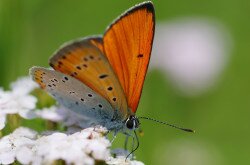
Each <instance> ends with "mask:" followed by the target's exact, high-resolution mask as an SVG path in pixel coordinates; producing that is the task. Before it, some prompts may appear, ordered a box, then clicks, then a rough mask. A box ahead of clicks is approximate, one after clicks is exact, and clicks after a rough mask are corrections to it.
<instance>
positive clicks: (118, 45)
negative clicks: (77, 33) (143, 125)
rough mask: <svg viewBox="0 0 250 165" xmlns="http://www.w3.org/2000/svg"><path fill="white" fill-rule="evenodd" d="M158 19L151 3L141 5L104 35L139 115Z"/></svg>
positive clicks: (109, 54)
mask: <svg viewBox="0 0 250 165" xmlns="http://www.w3.org/2000/svg"><path fill="white" fill-rule="evenodd" d="M154 26H155V15H154V7H153V4H152V3H151V2H146V3H141V4H139V5H137V6H135V7H133V8H131V9H129V10H128V11H127V12H125V14H123V15H122V16H121V17H119V18H118V19H117V20H116V21H115V22H114V23H113V24H111V26H110V27H109V28H108V29H107V31H106V32H105V34H104V37H103V42H104V52H105V55H106V56H107V58H108V60H109V62H110V64H111V66H112V67H113V69H114V71H115V73H116V75H117V77H118V79H119V81H120V83H121V86H122V88H123V90H124V92H125V95H126V97H127V101H128V106H129V108H131V110H132V111H133V112H136V109H137V106H138V103H139V100H140V96H141V91H142V86H143V83H144V79H145V75H146V72H147V68H148V63H149V60H150V53H151V48H152V43H153V38H154Z"/></svg>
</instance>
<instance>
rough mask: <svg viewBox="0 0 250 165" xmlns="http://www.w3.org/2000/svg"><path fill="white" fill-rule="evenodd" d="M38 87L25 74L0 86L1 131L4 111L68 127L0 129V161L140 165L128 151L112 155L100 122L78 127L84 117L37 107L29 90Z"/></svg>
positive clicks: (23, 118) (4, 115) (3, 126)
mask: <svg viewBox="0 0 250 165" xmlns="http://www.w3.org/2000/svg"><path fill="white" fill-rule="evenodd" d="M37 87H38V86H37V85H36V84H35V83H34V82H33V81H32V80H31V79H30V78H27V77H25V78H21V79H19V80H18V81H17V82H15V83H13V84H11V88H10V91H4V90H3V89H2V88H1V89H0V133H1V130H3V129H4V128H5V126H6V124H7V123H6V122H7V120H6V118H7V115H19V116H20V117H21V118H22V120H29V119H34V118H41V119H43V120H45V121H52V122H54V123H56V124H62V125H63V126H64V127H67V131H64V132H61V131H58V130H56V129H55V130H53V131H48V130H47V131H46V130H45V131H44V132H42V133H38V132H37V131H35V130H32V129H30V128H27V127H22V126H19V127H18V128H17V129H15V130H14V131H13V132H12V133H10V134H7V135H4V134H3V133H1V134H0V135H1V136H2V137H1V139H0V164H12V163H14V162H16V161H17V162H19V163H21V164H33V165H39V164H55V163H59V162H60V161H62V162H63V163H65V164H76V165H78V164H79V165H85V164H86V165H94V164H96V163H97V162H103V163H105V164H113V165H116V164H117V165H118V164H124V165H130V164H131V165H143V163H142V162H139V161H135V160H130V159H127V160H126V156H127V155H119V156H116V157H113V156H112V154H113V152H111V151H110V146H111V143H110V141H109V140H108V138H107V137H106V136H105V135H106V134H107V133H108V131H107V129H106V128H104V127H101V126H99V127H95V128H92V127H89V128H86V129H81V128H83V127H84V125H83V122H82V121H83V120H85V119H83V118H79V116H77V115H76V114H74V113H72V112H71V111H69V110H67V109H66V108H64V107H61V106H57V105H53V106H51V107H49V108H48V107H44V108H42V109H37V108H36V104H37V102H38V98H37V97H35V96H34V95H31V94H30V93H31V92H32V91H33V90H34V89H35V88H37ZM86 122H87V119H86ZM8 124H11V123H8ZM85 126H86V125H85ZM124 153H125V152H124Z"/></svg>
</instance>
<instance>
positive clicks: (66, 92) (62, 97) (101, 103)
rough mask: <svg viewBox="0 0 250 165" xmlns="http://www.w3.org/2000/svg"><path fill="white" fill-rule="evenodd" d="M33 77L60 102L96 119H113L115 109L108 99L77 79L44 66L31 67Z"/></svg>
mask: <svg viewBox="0 0 250 165" xmlns="http://www.w3.org/2000/svg"><path fill="white" fill-rule="evenodd" d="M30 74H31V76H32V78H33V79H34V80H35V81H36V82H37V83H38V84H39V85H40V86H41V87H42V88H43V89H45V90H46V91H47V92H48V93H49V94H51V95H52V96H53V97H54V98H55V99H56V100H57V101H58V102H59V103H60V104H62V105H63V106H65V107H67V108H69V109H70V110H72V111H74V112H76V113H78V114H81V115H84V116H86V117H89V118H91V119H95V120H97V121H98V120H101V119H102V118H105V117H106V118H109V119H111V118H112V117H113V115H114V110H113V108H112V106H111V105H110V104H109V102H108V101H106V99H104V98H103V97H102V96H100V95H99V94H97V93H96V92H94V91H93V90H92V89H90V88H89V87H88V86H86V85H84V84H83V83H82V82H80V81H78V80H77V79H75V78H73V77H71V76H68V75H65V74H63V73H60V72H57V71H54V70H49V69H46V68H42V67H32V68H31V69H30Z"/></svg>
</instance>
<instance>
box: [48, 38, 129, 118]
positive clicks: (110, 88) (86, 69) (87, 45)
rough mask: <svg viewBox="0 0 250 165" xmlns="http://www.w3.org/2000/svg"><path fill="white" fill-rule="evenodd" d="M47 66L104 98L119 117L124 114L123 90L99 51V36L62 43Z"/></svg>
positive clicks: (100, 43)
mask: <svg viewBox="0 0 250 165" xmlns="http://www.w3.org/2000/svg"><path fill="white" fill-rule="evenodd" d="M50 65H51V66H52V67H53V68H54V69H55V70H56V71H59V72H62V73H64V74H67V75H70V76H72V77H74V78H76V79H78V80H80V81H81V82H82V83H84V84H85V85H87V86H88V87H90V88H91V89H92V90H94V91H95V92H96V93H98V94H100V95H101V96H103V97H104V98H105V99H107V100H108V101H109V102H110V104H111V105H112V107H113V108H114V109H115V110H119V112H120V113H121V115H122V117H123V118H126V117H127V114H128V112H127V109H128V108H127V102H126V97H125V94H124V92H123V89H122V87H121V85H120V83H119V80H118V78H117V77H116V75H115V73H114V71H113V69H112V67H111V66H110V64H109V62H108V60H107V58H106V56H105V55H104V54H103V41H102V38H100V37H90V38H84V39H81V40H79V41H74V42H72V43H69V44H66V45H65V46H63V47H62V48H61V49H59V50H58V51H57V52H56V53H55V54H54V55H53V56H52V58H51V59H50Z"/></svg>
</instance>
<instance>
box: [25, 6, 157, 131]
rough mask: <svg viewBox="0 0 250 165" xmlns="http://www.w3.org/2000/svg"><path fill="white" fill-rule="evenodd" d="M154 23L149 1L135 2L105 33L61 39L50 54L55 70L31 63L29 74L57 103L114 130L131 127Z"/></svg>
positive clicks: (137, 122) (136, 123)
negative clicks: (60, 42)
mask: <svg viewBox="0 0 250 165" xmlns="http://www.w3.org/2000/svg"><path fill="white" fill-rule="evenodd" d="M154 24H155V20H154V7H153V4H152V3H151V2H144V3H141V4H138V5H136V6H134V7H132V8H131V9H129V10H128V11H127V12H125V13H124V14H122V15H121V16H120V17H119V18H118V19H116V20H115V21H114V22H113V23H112V24H111V25H110V26H109V27H108V29H107V30H106V31H105V33H104V35H103V36H92V37H88V38H83V39H80V40H77V41H73V42H70V43H67V44H64V45H63V46H62V47H61V48H60V49H59V50H58V51H56V52H55V53H54V55H53V56H52V57H51V58H50V60H49V64H50V66H51V67H52V68H53V69H54V70H52V69H46V68H42V67H33V68H31V69H30V74H31V76H32V77H33V79H34V80H35V81H36V82H37V83H38V84H39V85H40V87H41V88H43V89H45V90H46V91H47V92H48V93H49V94H51V95H52V96H53V97H54V98H55V99H56V100H57V101H58V102H59V104H61V105H63V106H65V107H67V108H68V109H69V110H71V111H72V112H74V113H77V114H79V115H80V116H86V117H88V118H89V119H90V120H91V121H92V124H93V125H102V126H105V127H106V128H107V129H108V130H111V131H115V132H119V131H121V132H126V130H127V129H130V130H135V129H136V128H137V127H138V126H139V120H138V119H137V118H136V116H135V112H136V110H137V106H138V103H139V100H140V96H141V91H142V87H143V83H144V79H145V75H146V72H147V67H148V64H149V60H150V53H151V48H152V42H153V37H154Z"/></svg>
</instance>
